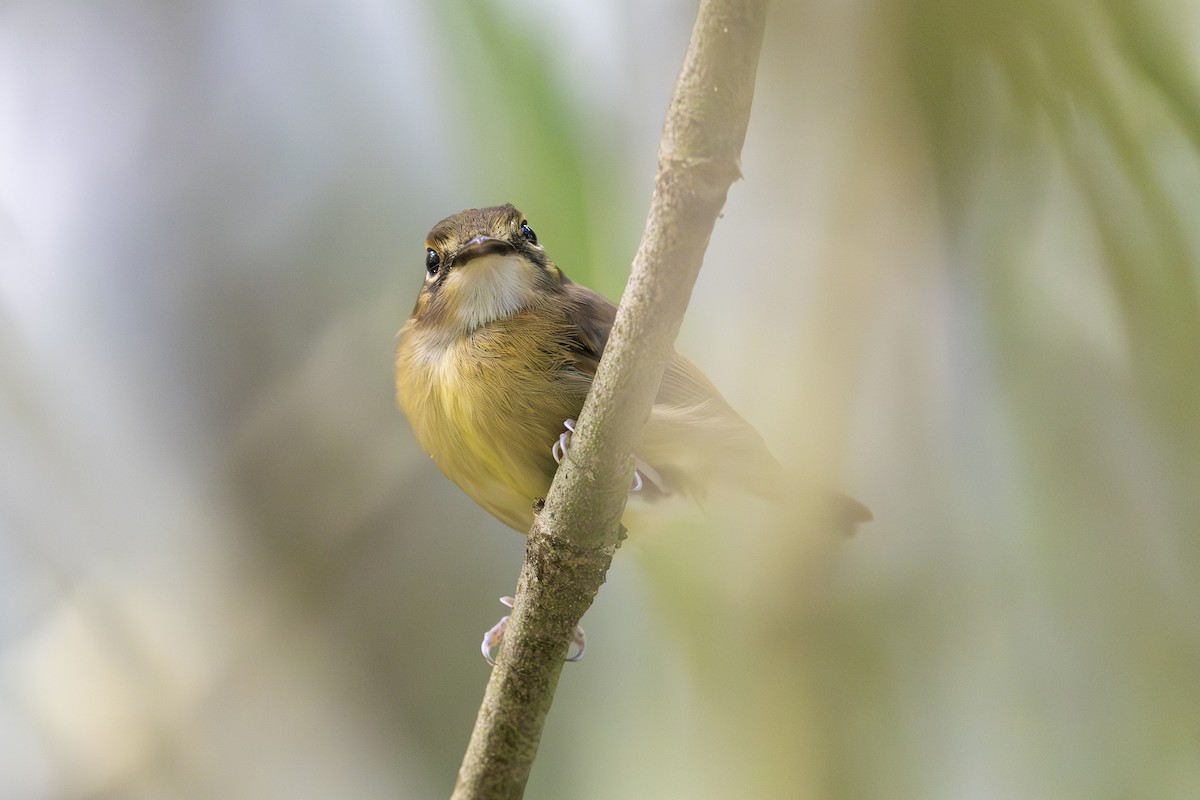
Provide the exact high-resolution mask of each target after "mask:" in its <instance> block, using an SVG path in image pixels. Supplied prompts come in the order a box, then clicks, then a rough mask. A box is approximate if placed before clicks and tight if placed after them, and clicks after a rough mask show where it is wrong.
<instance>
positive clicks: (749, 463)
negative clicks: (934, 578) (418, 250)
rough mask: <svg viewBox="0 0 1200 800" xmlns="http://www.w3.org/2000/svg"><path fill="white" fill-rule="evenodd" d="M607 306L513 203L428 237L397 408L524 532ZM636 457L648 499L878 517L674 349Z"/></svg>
mask: <svg viewBox="0 0 1200 800" xmlns="http://www.w3.org/2000/svg"><path fill="white" fill-rule="evenodd" d="M615 316H616V306H615V305H614V304H613V303H612V302H610V301H609V300H607V299H605V298H604V297H602V296H601V295H599V294H597V293H596V292H594V291H592V290H591V289H588V288H586V287H583V286H580V285H579V284H576V283H573V282H572V281H571V280H570V279H569V278H567V276H566V275H565V274H563V271H562V270H561V269H559V268H558V266H556V265H555V263H554V262H553V261H552V260H551V259H550V257H549V256H548V255H547V254H546V251H545V250H544V249H543V248H542V245H541V244H540V243H539V240H538V237H537V234H535V233H534V232H533V228H531V227H530V225H529V222H528V221H527V220H526V219H525V217H524V216H523V215H522V214H521V212H520V211H518V210H517V209H516V208H514V207H513V206H511V205H503V206H493V207H491V208H469V209H466V210H465V211H461V212H459V213H457V214H454V215H453V216H450V217H447V218H446V219H444V220H442V221H441V222H439V223H437V224H436V225H434V226H433V229H432V230H431V231H430V232H429V236H428V237H427V238H426V240H425V282H424V285H423V286H422V287H421V291H420V294H419V295H418V297H417V303H416V307H415V308H414V309H413V312H412V316H411V317H410V318H409V320H408V322H406V323H405V325H404V327H403V328H402V329H401V330H400V333H399V337H398V343H397V346H396V393H397V397H398V401H399V405H400V408H401V409H402V410H403V411H404V413H405V415H406V416H407V417H408V420H409V423H410V424H411V425H412V429H413V433H414V434H415V436H416V438H417V442H418V443H419V444H420V446H421V448H422V449H424V450H425V452H427V453H429V455H430V456H432V457H433V460H434V461H435V462H436V463H437V465H438V467H439V468H440V469H441V470H442V472H443V473H445V475H446V476H447V477H448V478H450V480H452V481H454V482H455V483H456V484H458V486H459V487H460V488H461V489H462V490H463V491H464V492H466V493H467V494H468V495H469V496H470V497H471V499H473V500H474V501H475V502H477V503H478V504H479V505H481V506H482V507H483V508H485V509H486V510H487V511H489V512H490V513H491V514H493V515H494V516H495V517H496V518H497V519H499V520H500V521H502V522H504V523H505V524H507V525H509V526H510V527H512V528H515V529H516V530H518V531H521V532H527V531H528V530H529V528H530V526H531V525H532V523H533V514H534V511H533V508H534V503H535V501H537V500H539V499H542V498H544V497H545V496H546V493H547V491H549V489H550V482H551V480H552V479H553V477H554V472H555V470H556V469H557V466H558V464H557V462H558V461H559V460H560V459H561V457H562V455H563V453H564V452H565V449H566V447H567V446H568V445H569V443H570V432H571V431H572V430H573V427H574V421H575V420H576V419H577V418H578V417H579V412H580V410H581V409H582V408H583V401H584V398H585V397H586V396H587V393H588V389H589V387H590V386H591V384H592V378H593V377H594V375H595V373H596V366H597V364H598V363H599V361H600V356H601V354H602V353H603V352H604V346H605V343H606V342H607V340H608V334H609V330H610V329H611V328H612V324H613V319H614V318H615ZM635 456H636V458H637V472H636V473H635V477H634V488H635V489H636V490H639V491H640V492H641V494H642V495H644V496H646V497H647V498H649V499H656V498H658V497H663V496H667V495H674V494H683V495H687V496H691V497H693V498H701V497H703V496H704V495H705V493H706V492H707V490H708V489H709V488H710V487H712V486H714V485H718V484H720V485H731V486H736V487H739V488H741V489H743V490H746V491H749V492H750V493H752V494H755V495H758V496H762V497H765V498H769V499H776V500H779V499H791V500H793V501H794V500H795V498H797V497H801V498H805V499H809V498H811V499H814V500H815V502H818V503H819V504H820V505H821V506H822V509H821V519H822V520H823V521H824V522H826V523H827V524H828V525H829V526H830V527H831V528H833V529H836V530H840V531H844V532H847V533H849V532H852V531H853V530H854V527H855V525H856V524H857V523H859V522H866V521H869V520H870V519H871V518H872V517H871V512H870V511H869V510H868V509H867V508H866V506H864V505H862V504H861V503H859V502H858V501H856V500H853V499H851V498H849V497H847V496H845V495H842V494H839V493H837V492H816V491H812V490H810V489H806V488H804V487H799V486H797V485H796V482H795V481H794V480H792V479H790V477H789V476H788V474H787V473H786V471H785V470H784V469H783V467H782V466H781V465H780V464H779V462H778V461H776V460H775V457H774V456H773V455H771V452H770V450H769V449H768V448H767V445H766V443H765V442H764V441H763V438H762V437H761V436H760V435H759V434H758V432H757V431H755V430H754V428H753V427H751V425H750V424H749V423H748V422H746V420H744V419H743V418H742V417H741V416H740V415H739V414H738V413H737V412H736V411H734V410H733V408H732V407H730V405H729V403H727V402H726V401H725V399H724V398H723V397H721V394H720V393H719V392H718V391H717V389H716V387H715V386H713V384H712V383H711V382H709V380H708V379H707V378H705V377H704V375H703V374H701V372H700V371H699V370H698V369H697V368H696V367H695V366H693V365H692V363H691V362H689V361H687V360H686V359H684V358H683V357H682V356H680V355H679V354H677V353H673V354H672V355H671V358H670V360H669V361H668V363H667V365H666V370H665V372H664V374H663V378H662V384H661V386H660V388H659V391H658V395H657V397H656V399H655V402H654V407H653V409H652V410H651V412H650V418H649V420H648V421H647V422H646V425H645V427H644V429H643V431H642V434H641V437H640V439H639V441H638V442H637V444H636V447H635ZM485 654H486V653H485Z"/></svg>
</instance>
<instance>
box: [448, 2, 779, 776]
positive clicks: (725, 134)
mask: <svg viewBox="0 0 1200 800" xmlns="http://www.w3.org/2000/svg"><path fill="white" fill-rule="evenodd" d="M766 6H767V2H766V0H702V2H701V3H700V9H699V12H698V13H697V18H696V24H695V27H694V28H693V30H692V38H691V41H690V43H689V44H688V49H687V53H686V54H685V56H684V61H683V68H682V70H681V71H680V74H679V77H678V79H677V81H676V84H675V93H674V95H673V97H672V99H671V104H670V106H669V108H668V110H667V118H666V122H665V124H664V126H663V136H662V141H661V143H660V145H659V164H658V174H657V175H656V177H655V181H654V197H653V199H652V201H651V206H650V213H649V217H648V219H647V222H646V228H645V231H644V233H643V235H642V240H641V244H640V245H639V247H638V252H637V255H636V256H635V258H634V262H633V269H632V272H631V274H630V278H629V283H628V285H627V286H626V288H625V294H624V296H623V297H622V299H621V304H620V307H619V309H618V311H617V317H616V322H615V323H614V324H613V330H612V334H611V335H610V337H609V340H608V345H607V347H606V348H605V351H604V357H603V359H602V360H601V362H600V365H599V368H598V369H597V372H596V378H595V381H594V383H593V385H592V390H591V393H590V394H589V395H588V399H587V402H586V404H585V405H584V408H583V413H582V414H581V415H580V418H579V424H578V425H577V427H576V433H575V435H574V437H573V439H572V441H571V449H570V452H569V454H568V456H567V458H566V459H565V460H564V461H563V464H562V466H561V467H560V468H559V470H558V474H557V475H556V476H555V478H554V484H553V486H552V487H551V489H550V492H549V494H548V496H547V497H546V503H545V506H544V508H543V509H542V511H541V513H540V514H539V515H538V517H537V519H536V521H535V522H534V525H533V529H532V530H531V531H530V533H529V537H528V539H527V541H526V546H525V563H524V565H523V567H522V569H521V576H520V578H519V580H518V582H517V595H516V603H515V606H514V608H513V612H512V615H511V619H510V621H509V626H508V629H507V632H506V634H505V638H504V644H503V645H502V647H501V649H500V653H499V655H498V657H497V661H496V667H495V669H494V670H493V671H492V676H491V680H490V681H489V682H488V686H487V690H486V693H485V695H484V699H483V705H482V706H481V707H480V709H479V717H478V718H477V720H476V722H475V729H474V731H473V732H472V734H471V741H470V744H469V745H468V747H467V752H466V755H465V757H464V759H463V763H462V767H461V768H460V769H459V774H458V782H457V784H456V786H455V789H454V794H453V798H454V800H466V799H467V798H477V799H482V798H487V800H509V799H510V798H520V797H521V796H522V795H523V794H524V791H525V784H526V782H527V781H528V779H529V773H530V770H531V768H532V766H533V759H534V756H535V755H536V754H537V746H538V741H539V739H540V738H541V733H542V727H543V724H544V722H545V719H546V714H547V712H548V711H549V710H550V704H551V702H552V701H553V699H554V690H555V687H556V685H557V684H558V677H559V673H560V671H561V670H562V667H563V659H564V657H565V656H566V654H567V647H568V641H569V639H570V636H571V633H572V631H573V630H574V628H575V625H577V624H578V622H579V620H580V618H581V617H582V616H583V614H584V612H585V611H587V609H588V607H589V606H591V604H592V600H593V599H594V598H595V596H596V593H597V592H598V591H599V589H600V585H601V584H602V583H603V582H604V575H605V573H606V572H607V570H608V565H609V563H610V561H611V560H612V554H613V551H614V550H615V549H616V547H617V544H618V543H619V541H620V537H621V536H622V535H623V531H622V529H621V515H622V513H623V512H624V509H625V500H626V497H627V495H628V490H629V485H630V480H631V478H632V475H633V466H634V462H633V456H632V451H633V442H634V441H635V439H636V437H637V435H638V433H639V432H640V431H641V428H642V426H643V425H644V424H645V422H646V419H647V418H648V417H649V414H650V407H651V405H652V404H653V402H654V396H655V394H656V393H657V392H658V385H659V382H660V381H661V380H662V373H663V369H664V366H665V364H666V361H667V358H668V357H669V355H670V353H671V348H672V346H673V344H674V342H675V336H676V334H677V333H678V331H679V325H680V322H681V321H682V319H683V312H684V310H685V309H686V308H687V304H688V300H689V299H690V297H691V293H692V286H693V285H694V284H695V281H696V276H697V274H698V273H699V271H700V264H701V262H702V260H703V258H704V251H705V249H706V248H707V247H708V240H709V237H710V235H711V234H712V229H713V225H714V223H715V222H716V219H717V216H718V215H719V214H720V212H721V208H722V207H723V206H724V204H725V197H726V195H727V193H728V191H729V187H730V185H731V184H732V183H733V181H735V180H736V179H737V178H738V177H740V171H739V168H738V164H739V156H740V153H741V149H742V142H743V141H744V140H745V136H746V125H747V122H748V120H749V117H750V103H751V99H752V97H753V94H754V78H755V72H756V70H757V66H758V55H759V50H760V49H761V46H762V37H763V28H764V25H765V21H766Z"/></svg>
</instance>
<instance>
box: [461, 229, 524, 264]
mask: <svg viewBox="0 0 1200 800" xmlns="http://www.w3.org/2000/svg"><path fill="white" fill-rule="evenodd" d="M516 251H517V248H515V247H513V246H512V245H511V244H509V243H508V242H506V241H504V240H503V239H493V238H492V237H490V236H476V237H475V238H474V239H472V240H471V241H469V242H467V243H466V244H464V245H463V246H462V247H460V248H459V250H458V252H457V253H455V254H454V266H456V267H461V266H462V265H463V264H465V263H467V262H468V261H470V260H471V259H473V258H480V257H482V256H491V255H501V254H503V255H508V254H512V253H515V252H516Z"/></svg>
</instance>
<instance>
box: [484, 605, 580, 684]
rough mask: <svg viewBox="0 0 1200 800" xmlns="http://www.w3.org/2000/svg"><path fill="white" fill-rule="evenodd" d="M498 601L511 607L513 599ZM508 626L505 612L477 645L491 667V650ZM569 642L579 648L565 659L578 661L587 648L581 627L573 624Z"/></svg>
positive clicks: (500, 639)
mask: <svg viewBox="0 0 1200 800" xmlns="http://www.w3.org/2000/svg"><path fill="white" fill-rule="evenodd" d="M500 602H501V603H503V604H504V605H506V606H508V607H509V608H512V607H513V602H514V601H513V599H512V598H511V597H501V598H500ZM507 627H508V615H507V614H505V615H504V616H503V617H501V618H500V621H499V622H497V623H496V624H495V625H493V626H492V628H491V630H489V631H488V632H487V633H485V634H484V635H483V644H481V645H480V646H479V650H480V651H481V652H482V653H483V657H484V658H485V659H487V662H488V663H489V664H491V665H492V666H493V667H494V666H496V659H495V658H493V657H492V651H493V650H496V649H497V648H499V647H500V643H501V642H503V641H504V630H505V628H507ZM571 643H572V644H574V645H575V646H576V647H577V648H579V649H578V650H577V651H576V653H575V655H573V656H568V657H567V659H566V660H567V661H578V660H580V659H581V658H583V653H584V651H585V650H587V635H586V634H584V632H583V628H581V627H579V626H578V625H576V626H575V631H574V632H573V633H572V634H571Z"/></svg>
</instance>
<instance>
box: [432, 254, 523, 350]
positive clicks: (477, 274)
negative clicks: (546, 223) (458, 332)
mask: <svg viewBox="0 0 1200 800" xmlns="http://www.w3.org/2000/svg"><path fill="white" fill-rule="evenodd" d="M534 269H537V267H536V266H534V265H533V264H530V263H529V262H528V261H526V260H525V259H524V258H521V257H520V256H516V255H508V254H505V255H500V254H493V255H486V256H479V257H478V258H473V259H471V260H470V261H469V262H468V263H466V264H463V265H462V266H461V267H458V268H455V269H453V270H451V272H450V274H449V275H447V276H446V283H445V284H444V285H443V286H442V291H443V292H449V293H450V294H451V299H452V304H451V307H452V308H453V309H454V312H453V313H454V315H455V317H456V319H457V321H458V323H459V324H460V325H461V326H462V327H463V328H465V329H466V330H468V331H473V330H475V329H476V328H479V327H481V326H483V325H486V324H488V323H489V322H492V321H493V320H497V319H502V318H504V317H508V316H512V315H513V314H515V313H517V312H518V311H520V310H521V309H522V308H524V307H525V306H526V305H527V304H528V303H529V302H531V301H532V300H533V299H534V298H535V297H536V293H537V288H536V285H535V281H534V280H533V279H532V278H533V276H532V275H530V274H529V273H530V270H534Z"/></svg>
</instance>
